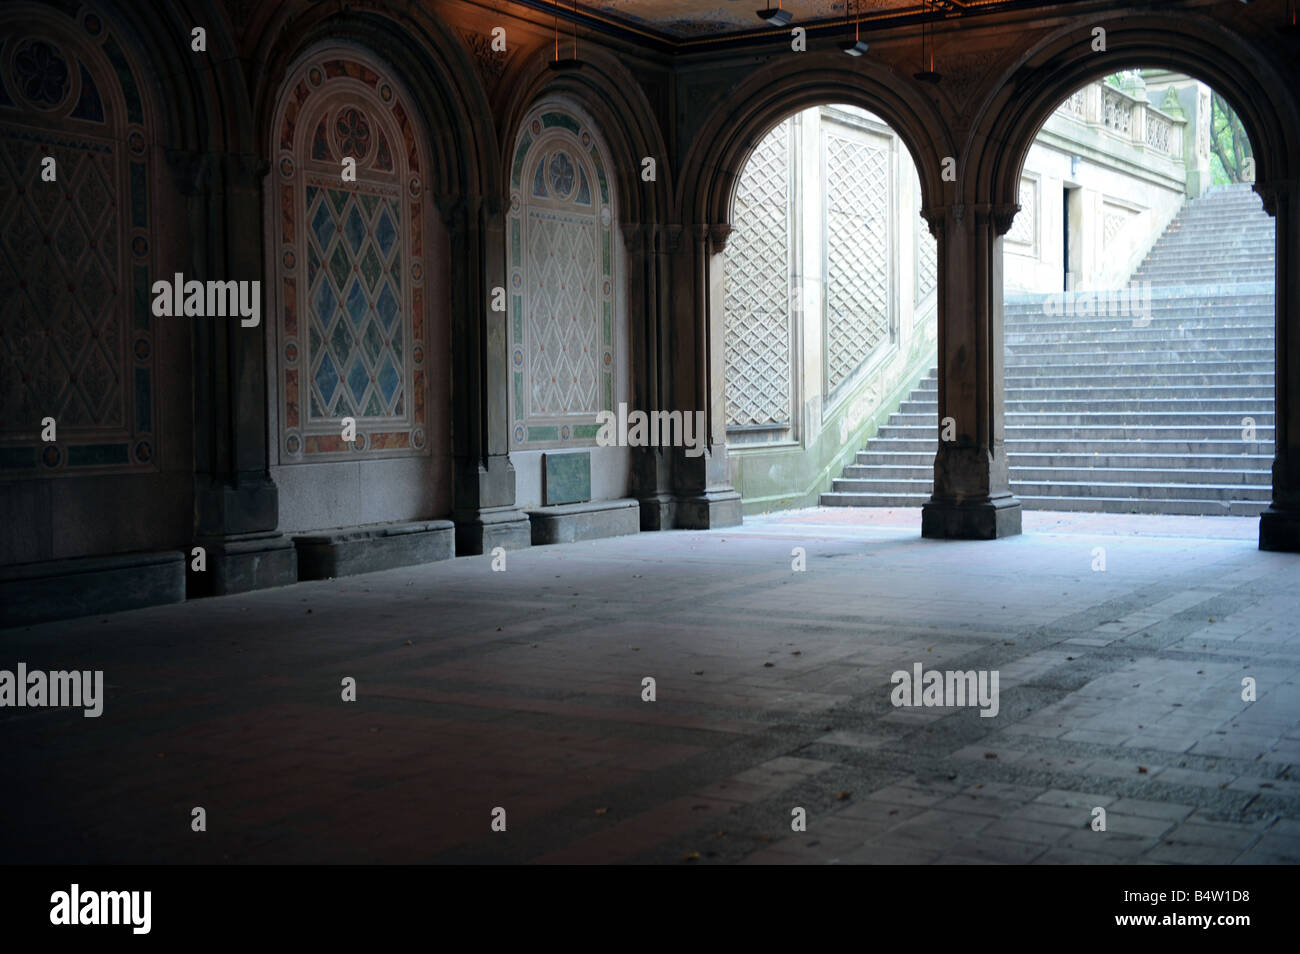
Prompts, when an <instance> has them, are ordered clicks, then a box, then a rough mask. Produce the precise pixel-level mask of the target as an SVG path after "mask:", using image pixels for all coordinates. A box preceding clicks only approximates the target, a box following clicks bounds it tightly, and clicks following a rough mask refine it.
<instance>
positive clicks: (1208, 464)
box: [845, 450, 1273, 483]
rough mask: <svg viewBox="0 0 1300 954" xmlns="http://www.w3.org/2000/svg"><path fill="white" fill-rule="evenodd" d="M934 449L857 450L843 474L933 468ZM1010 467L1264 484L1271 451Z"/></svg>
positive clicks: (1025, 457) (1024, 460) (1091, 457)
mask: <svg viewBox="0 0 1300 954" xmlns="http://www.w3.org/2000/svg"><path fill="white" fill-rule="evenodd" d="M934 456H935V455H934V452H929V453H927V452H925V451H890V450H860V451H858V454H857V458H856V461H855V462H854V463H853V464H850V465H849V466H848V467H846V468H845V476H849V477H863V476H870V475H869V474H861V473H856V472H855V473H849V471H850V470H852V469H853V468H854V467H879V468H890V469H896V470H899V471H909V472H912V471H915V470H916V469H918V468H921V469H925V470H932V469H933V467H934ZM1007 463H1008V464H1009V465H1010V466H1011V467H1013V468H1014V467H1031V468H1042V467H1052V468H1062V469H1079V468H1083V469H1088V468H1114V469H1120V470H1123V469H1131V470H1163V471H1173V470H1176V469H1177V468H1179V467H1182V466H1187V467H1189V468H1191V469H1193V470H1215V469H1216V468H1217V469H1218V471H1219V472H1221V473H1228V472H1235V471H1242V472H1251V473H1258V474H1260V475H1262V476H1263V477H1264V479H1263V480H1260V481H1256V482H1257V483H1267V482H1268V480H1269V479H1270V478H1269V475H1270V474H1271V472H1272V471H1271V469H1272V466H1273V457H1272V455H1271V454H1239V455H1237V456H1231V455H1227V454H1140V453H1136V452H1134V453H1128V454H1122V453H1121V454H1095V453H1091V452H1087V451H1083V452H1081V453H1076V454H1070V453H1059V454H1046V453H1016V454H1008V455H1007Z"/></svg>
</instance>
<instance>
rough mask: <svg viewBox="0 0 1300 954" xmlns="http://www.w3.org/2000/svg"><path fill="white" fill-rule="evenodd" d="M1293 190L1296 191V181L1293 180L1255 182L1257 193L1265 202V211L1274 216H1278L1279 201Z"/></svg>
mask: <svg viewBox="0 0 1300 954" xmlns="http://www.w3.org/2000/svg"><path fill="white" fill-rule="evenodd" d="M1292 191H1294V183H1291V182H1286V181H1274V182H1256V183H1255V193H1256V194H1257V195H1258V196H1259V197H1260V200H1261V201H1262V202H1263V203H1264V211H1265V212H1267V213H1268V214H1269V215H1271V216H1273V217H1274V218H1277V207H1278V202H1279V201H1280V200H1283V199H1286V198H1287V197H1288V196H1289V195H1290V194H1291V192H1292Z"/></svg>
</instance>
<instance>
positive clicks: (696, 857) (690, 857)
mask: <svg viewBox="0 0 1300 954" xmlns="http://www.w3.org/2000/svg"><path fill="white" fill-rule="evenodd" d="M699 860H700V853H699V852H698V851H692V852H691V853H690V854H689V855H683V856H682V861H699Z"/></svg>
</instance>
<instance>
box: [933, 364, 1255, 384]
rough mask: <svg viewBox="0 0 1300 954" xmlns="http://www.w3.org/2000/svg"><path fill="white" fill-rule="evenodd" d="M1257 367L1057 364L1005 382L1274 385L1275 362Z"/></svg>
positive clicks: (1019, 372) (1011, 373) (1012, 373)
mask: <svg viewBox="0 0 1300 954" xmlns="http://www.w3.org/2000/svg"><path fill="white" fill-rule="evenodd" d="M1252 364H1254V365H1255V366H1256V368H1257V369H1256V370H1245V369H1243V370H1240V371H1217V370H1210V371H1200V370H1188V368H1189V365H1181V366H1178V365H1175V366H1174V367H1176V368H1177V370H1176V371H1169V370H1168V369H1169V367H1170V366H1169V365H1154V364H1130V365H1125V366H1123V367H1122V368H1112V369H1110V373H1108V374H1105V375H1099V374H1097V373H1096V370H1095V369H1094V368H1075V369H1069V368H1053V369H1052V370H1051V373H1048V374H1037V373H1035V371H1034V369H1032V368H1016V369H1014V370H1013V369H1010V368H1008V369H1007V371H1006V376H1005V378H1004V382H1005V384H1006V386H1007V387H1016V388H1019V387H1050V386H1051V384H1052V382H1054V381H1060V382H1063V383H1064V384H1065V385H1068V386H1069V387H1075V386H1076V385H1080V386H1101V387H1105V386H1112V385H1113V386H1115V387H1133V386H1136V385H1143V384H1150V385H1156V386H1163V385H1167V386H1169V387H1179V388H1182V387H1190V386H1197V385H1202V384H1203V385H1212V384H1226V383H1233V384H1241V385H1243V386H1245V385H1259V386H1262V387H1267V388H1270V389H1272V388H1273V386H1274V381H1273V362H1272V361H1258V362H1252ZM1203 365H1210V366H1212V365H1213V362H1204V363H1203ZM922 383H923V384H925V385H926V386H927V387H933V388H935V389H937V388H938V387H939V381H938V379H937V378H936V379H934V380H933V383H932V384H926V383H925V382H922Z"/></svg>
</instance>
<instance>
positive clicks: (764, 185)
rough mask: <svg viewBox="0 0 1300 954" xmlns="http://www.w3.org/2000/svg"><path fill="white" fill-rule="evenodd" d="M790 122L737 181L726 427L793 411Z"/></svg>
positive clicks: (766, 141) (728, 299) (727, 313)
mask: <svg viewBox="0 0 1300 954" xmlns="http://www.w3.org/2000/svg"><path fill="white" fill-rule="evenodd" d="M792 125H793V123H792V121H786V122H783V123H781V124H780V125H779V126H777V127H776V128H775V129H773V130H772V131H771V132H770V133H768V134H767V136H765V137H764V138H763V141H762V142H760V143H759V144H758V146H757V148H755V150H754V152H753V153H752V154H751V155H750V158H749V162H748V163H747V164H746V166H745V170H744V172H743V173H741V177H740V182H739V183H737V189H736V202H735V211H734V214H733V220H734V222H735V223H736V227H735V229H734V230H733V231H732V233H731V237H730V238H729V239H728V241H727V251H726V258H727V285H726V293H725V298H724V306H723V312H724V317H725V323H726V325H725V327H726V331H725V336H726V356H725V361H726V391H727V425H728V426H729V427H743V426H746V425H753V424H788V423H789V422H790V418H791V395H790V391H791V349H790V241H791V223H790V192H791V185H792V178H791V172H792V170H791V163H790V139H791V130H792Z"/></svg>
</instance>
